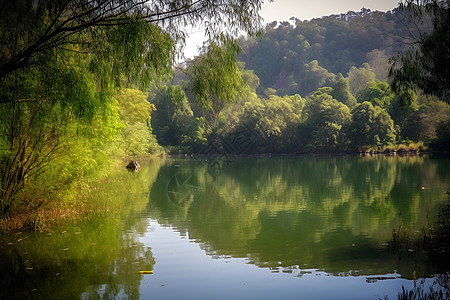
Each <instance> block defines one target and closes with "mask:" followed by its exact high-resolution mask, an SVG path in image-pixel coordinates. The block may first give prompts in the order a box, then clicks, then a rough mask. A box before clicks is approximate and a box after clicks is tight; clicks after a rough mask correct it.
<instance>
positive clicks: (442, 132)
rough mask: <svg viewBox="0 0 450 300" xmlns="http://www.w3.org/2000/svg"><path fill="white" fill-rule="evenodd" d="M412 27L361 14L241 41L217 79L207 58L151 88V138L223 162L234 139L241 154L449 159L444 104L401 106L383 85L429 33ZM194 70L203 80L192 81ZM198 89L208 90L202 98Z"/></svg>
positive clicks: (401, 20) (389, 15)
mask: <svg viewBox="0 0 450 300" xmlns="http://www.w3.org/2000/svg"><path fill="white" fill-rule="evenodd" d="M405 24H406V25H405ZM416 25H417V24H412V23H408V22H407V17H406V16H405V11H403V10H400V9H395V10H393V11H392V12H391V11H388V12H379V11H370V10H369V9H364V8H363V9H361V11H359V12H353V11H350V12H348V13H346V14H341V15H331V16H326V17H322V18H320V19H313V20H310V21H303V22H302V21H300V20H298V19H296V18H294V17H293V18H291V20H290V21H289V22H281V23H278V22H273V23H270V24H267V25H266V27H265V30H264V32H263V34H262V36H261V37H251V38H247V37H242V38H240V40H239V47H240V50H241V51H240V52H239V54H238V55H237V60H236V67H234V68H232V64H233V62H227V64H228V65H230V67H229V70H225V69H223V70H218V68H217V65H219V64H220V59H223V57H226V56H225V55H223V54H216V56H215V57H210V56H211V54H208V55H209V56H208V57H207V55H205V56H201V57H197V58H195V59H194V60H191V61H188V62H186V63H185V64H184V65H183V66H182V67H181V69H177V70H176V71H175V76H174V78H173V80H172V81H171V82H170V83H165V84H164V83H163V84H162V85H160V86H158V87H155V88H153V89H152V94H151V95H150V96H149V98H148V100H149V102H151V103H152V104H154V105H155V108H156V111H154V112H153V113H152V123H151V124H152V128H153V133H154V134H155V135H156V138H157V140H158V142H159V143H160V144H161V145H163V146H177V147H172V148H170V147H169V149H172V151H174V152H176V151H181V152H185V153H196V152H199V151H200V152H202V151H203V152H202V153H204V154H206V152H207V151H210V149H209V148H208V145H209V146H211V145H214V149H215V151H219V152H220V151H225V152H227V151H229V149H227V142H226V141H227V140H232V139H236V138H237V137H238V138H239V139H243V140H247V144H248V145H247V144H246V142H245V141H240V142H239V143H241V144H242V143H243V144H244V145H245V146H246V147H245V152H246V154H251V153H291V154H292V153H312V152H321V153H324V152H326V153H329V152H358V151H382V152H383V151H395V150H400V151H410V150H414V151H416V150H425V149H429V148H430V147H431V148H432V149H435V150H445V149H448V145H449V144H448V142H449V125H450V123H449V119H450V108H449V106H448V104H447V103H446V102H445V101H441V100H447V101H448V99H442V97H441V98H440V97H437V96H432V95H431V96H430V95H427V94H425V93H422V92H420V91H417V92H414V93H412V95H411V98H412V101H410V103H408V105H405V104H404V103H403V102H402V101H401V99H400V98H401V95H399V94H400V93H396V92H395V91H393V90H392V88H391V85H390V82H389V81H388V80H389V79H388V73H389V69H390V66H391V63H390V61H389V59H390V57H392V56H393V55H395V54H396V53H397V52H398V51H401V50H402V49H403V48H404V45H407V44H408V43H409V41H410V40H411V39H412V37H411V35H412V34H414V33H416V34H418V33H422V32H428V31H430V28H429V27H428V26H427V25H426V24H420V26H419V27H413V26H416ZM198 68H206V69H208V68H209V72H210V77H209V78H207V79H204V80H203V81H201V80H200V81H199V79H198V76H196V75H195V72H196V70H197V69H198ZM224 78H226V79H225V80H224ZM199 86H200V88H203V89H207V87H210V86H214V88H215V90H212V89H210V90H209V91H208V93H207V94H202V95H200V96H199V93H198V92H197V91H196V90H195V89H198V88H199ZM230 87H233V89H236V90H232V91H230ZM223 90H227V92H229V94H227V95H222V94H220V93H221V92H222V91H223ZM199 98H200V99H199ZM228 144H229V143H228ZM228 146H229V145H228ZM228 148H229V147H228ZM232 150H233V149H232ZM230 153H231V154H242V151H231V152H230Z"/></svg>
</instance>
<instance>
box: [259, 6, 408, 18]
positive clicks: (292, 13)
mask: <svg viewBox="0 0 450 300" xmlns="http://www.w3.org/2000/svg"><path fill="white" fill-rule="evenodd" d="M264 2H265V3H264V5H263V9H262V11H261V16H262V17H263V18H264V22H265V23H270V22H272V21H275V20H276V21H285V20H288V19H289V18H290V17H296V18H298V19H300V20H310V19H313V18H318V17H322V16H328V15H331V14H338V13H345V12H347V11H349V10H353V11H359V10H360V9H361V8H363V7H365V8H369V9H371V10H379V11H388V10H392V9H393V8H395V7H397V4H398V2H399V1H398V0H340V1H339V0H275V1H273V2H269V1H264Z"/></svg>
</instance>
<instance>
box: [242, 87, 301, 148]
mask: <svg viewBox="0 0 450 300" xmlns="http://www.w3.org/2000/svg"><path fill="white" fill-rule="evenodd" d="M303 104H304V99H302V98H301V97H300V96H299V95H295V96H284V97H283V98H282V97H278V96H271V97H270V98H269V99H267V100H262V99H256V100H254V101H249V102H246V103H245V104H244V107H243V110H244V112H243V115H242V116H241V120H242V121H241V122H242V124H244V125H246V126H247V127H248V128H251V129H252V130H253V131H254V132H255V133H257V134H258V136H259V151H261V152H284V151H289V150H291V151H292V150H293V148H292V146H293V145H292V143H293V141H294V137H295V135H296V133H297V126H298V124H299V123H300V118H301V117H300V114H301V111H302V107H303Z"/></svg>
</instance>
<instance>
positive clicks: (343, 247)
mask: <svg viewBox="0 0 450 300" xmlns="http://www.w3.org/2000/svg"><path fill="white" fill-rule="evenodd" d="M174 165H175V166H176V167H174ZM449 167H450V166H449V163H448V161H447V160H434V159H430V158H427V157H418V156H415V157H399V158H385V157H364V158H356V157H331V158H330V157H315V158H311V157H300V158H270V159H267V158H263V159H258V158H244V159H238V160H236V161H235V162H234V163H232V164H229V165H228V166H227V168H224V169H222V170H220V172H218V173H216V174H214V175H215V176H212V175H211V174H210V172H209V171H208V169H207V166H205V165H202V164H198V163H196V162H195V161H191V160H179V161H175V162H174V161H172V162H171V163H170V164H168V165H166V166H163V167H162V168H161V170H160V172H159V174H158V178H157V180H156V182H155V184H154V185H153V186H152V188H151V193H150V198H149V199H150V200H149V203H148V207H147V210H148V212H149V215H150V216H151V217H152V218H154V219H157V220H159V221H160V222H161V223H163V224H167V225H170V226H174V227H176V228H178V230H180V231H182V232H189V237H190V238H191V239H194V240H196V241H198V242H200V243H202V244H203V247H204V249H205V250H206V251H207V252H208V253H209V254H210V255H216V256H217V255H218V256H220V255H224V256H227V255H231V256H234V257H249V260H250V262H251V263H253V264H256V265H258V266H261V267H269V268H270V267H274V266H276V267H278V266H279V265H281V266H283V267H286V268H289V267H291V266H301V267H303V268H320V269H324V270H325V271H326V272H328V273H332V274H341V272H346V271H349V270H358V272H360V273H361V274H387V273H392V272H394V271H395V270H397V271H398V272H400V273H401V274H402V275H403V276H405V277H407V278H413V274H416V275H415V276H427V275H431V274H428V273H427V272H426V270H425V268H424V266H423V264H422V262H423V261H421V258H419V259H417V258H418V257H417V256H418V255H416V256H414V257H410V258H407V259H405V260H403V261H399V260H398V258H397V257H396V256H395V255H389V252H388V251H386V250H387V249H386V243H387V241H389V239H390V236H391V232H392V229H393V228H398V227H399V225H401V226H403V227H405V228H409V229H410V231H411V233H412V235H414V234H417V235H418V236H420V235H421V234H422V233H421V232H420V230H422V229H423V228H426V227H427V224H428V223H427V222H429V216H432V215H433V214H434V213H436V209H437V207H439V205H441V204H442V203H445V202H446V201H447V196H446V195H445V191H446V190H447V188H448V186H447V185H448V182H449V180H448V179H449V177H448V176H449V174H448V172H445V171H444V170H448V169H450V168H449ZM173 178H181V179H179V180H178V182H183V183H185V182H189V184H188V185H187V186H186V187H185V190H186V191H185V193H186V194H184V195H186V196H185V199H190V200H187V201H182V202H174V201H173V200H171V198H170V195H171V192H170V189H171V181H173ZM422 187H424V188H422ZM168 190H169V192H168ZM179 197H180V198H182V196H179Z"/></svg>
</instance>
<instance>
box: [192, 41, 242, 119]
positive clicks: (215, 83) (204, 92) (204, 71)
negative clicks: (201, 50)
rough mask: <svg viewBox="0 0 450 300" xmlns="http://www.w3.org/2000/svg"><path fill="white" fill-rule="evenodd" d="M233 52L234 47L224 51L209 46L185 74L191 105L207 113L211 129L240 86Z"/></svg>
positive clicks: (231, 44) (240, 77)
mask: <svg viewBox="0 0 450 300" xmlns="http://www.w3.org/2000/svg"><path fill="white" fill-rule="evenodd" d="M237 51H238V48H237V45H236V44H234V43H228V44H226V45H225V46H224V47H220V46H219V45H217V44H215V43H213V44H211V45H210V46H209V49H208V52H207V53H206V54H205V55H204V56H202V57H199V58H198V59H197V61H194V62H193V64H192V65H191V66H190V67H189V70H188V73H189V75H190V77H191V85H192V90H193V91H194V94H195V101H196V103H197V105H198V106H199V107H201V108H203V109H204V110H205V111H207V112H209V114H210V116H211V121H212V122H213V124H214V126H216V125H217V118H218V117H219V114H220V112H221V111H222V109H223V108H224V107H225V106H226V105H227V104H229V103H232V102H234V101H235V100H236V96H237V95H238V93H239V91H240V90H241V89H242V88H243V86H244V81H243V79H242V76H241V72H240V71H239V68H238V66H237V63H236V54H237Z"/></svg>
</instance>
